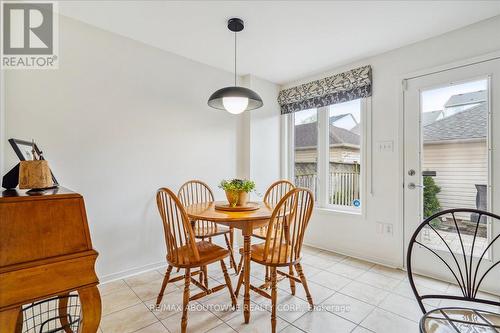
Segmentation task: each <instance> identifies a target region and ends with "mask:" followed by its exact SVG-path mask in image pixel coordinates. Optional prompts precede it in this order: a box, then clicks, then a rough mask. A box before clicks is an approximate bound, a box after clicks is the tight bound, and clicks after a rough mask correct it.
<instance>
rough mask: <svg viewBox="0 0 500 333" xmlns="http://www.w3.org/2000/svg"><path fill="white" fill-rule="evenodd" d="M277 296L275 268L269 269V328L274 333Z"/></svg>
mask: <svg viewBox="0 0 500 333" xmlns="http://www.w3.org/2000/svg"><path fill="white" fill-rule="evenodd" d="M277 298H278V294H277V292H276V267H271V328H272V333H276V303H277Z"/></svg>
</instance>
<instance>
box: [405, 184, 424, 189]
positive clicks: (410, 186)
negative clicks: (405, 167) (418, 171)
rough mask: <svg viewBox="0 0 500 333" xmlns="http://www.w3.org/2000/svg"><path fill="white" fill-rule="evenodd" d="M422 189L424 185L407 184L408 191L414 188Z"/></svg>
mask: <svg viewBox="0 0 500 333" xmlns="http://www.w3.org/2000/svg"><path fill="white" fill-rule="evenodd" d="M417 187H418V188H424V187H425V186H424V185H421V184H415V183H408V189H410V190H414V189H415V188H417Z"/></svg>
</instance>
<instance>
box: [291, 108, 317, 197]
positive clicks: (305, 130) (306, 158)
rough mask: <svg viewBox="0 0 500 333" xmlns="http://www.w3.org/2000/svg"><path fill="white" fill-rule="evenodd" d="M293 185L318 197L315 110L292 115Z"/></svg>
mask: <svg viewBox="0 0 500 333" xmlns="http://www.w3.org/2000/svg"><path fill="white" fill-rule="evenodd" d="M294 136H295V145H294V149H295V151H294V158H295V161H294V175H295V185H296V186H300V187H305V188H308V189H310V190H311V191H312V192H313V193H314V198H315V200H316V198H317V197H318V191H317V189H318V186H317V185H318V177H317V176H318V117H317V110H316V109H309V110H303V111H300V112H296V113H294Z"/></svg>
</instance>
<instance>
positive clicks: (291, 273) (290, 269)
mask: <svg viewBox="0 0 500 333" xmlns="http://www.w3.org/2000/svg"><path fill="white" fill-rule="evenodd" d="M288 274H290V275H291V276H293V265H290V266H288ZM288 280H289V281H290V291H291V292H292V295H293V296H295V280H294V279H288Z"/></svg>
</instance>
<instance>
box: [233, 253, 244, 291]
mask: <svg viewBox="0 0 500 333" xmlns="http://www.w3.org/2000/svg"><path fill="white" fill-rule="evenodd" d="M242 258H243V257H242ZM244 270H245V268H242V269H241V271H240V277H239V278H238V284H237V285H236V290H235V291H234V295H235V296H236V297H238V294H239V293H240V288H241V285H242V284H243V275H245V274H244V273H245V272H244Z"/></svg>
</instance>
